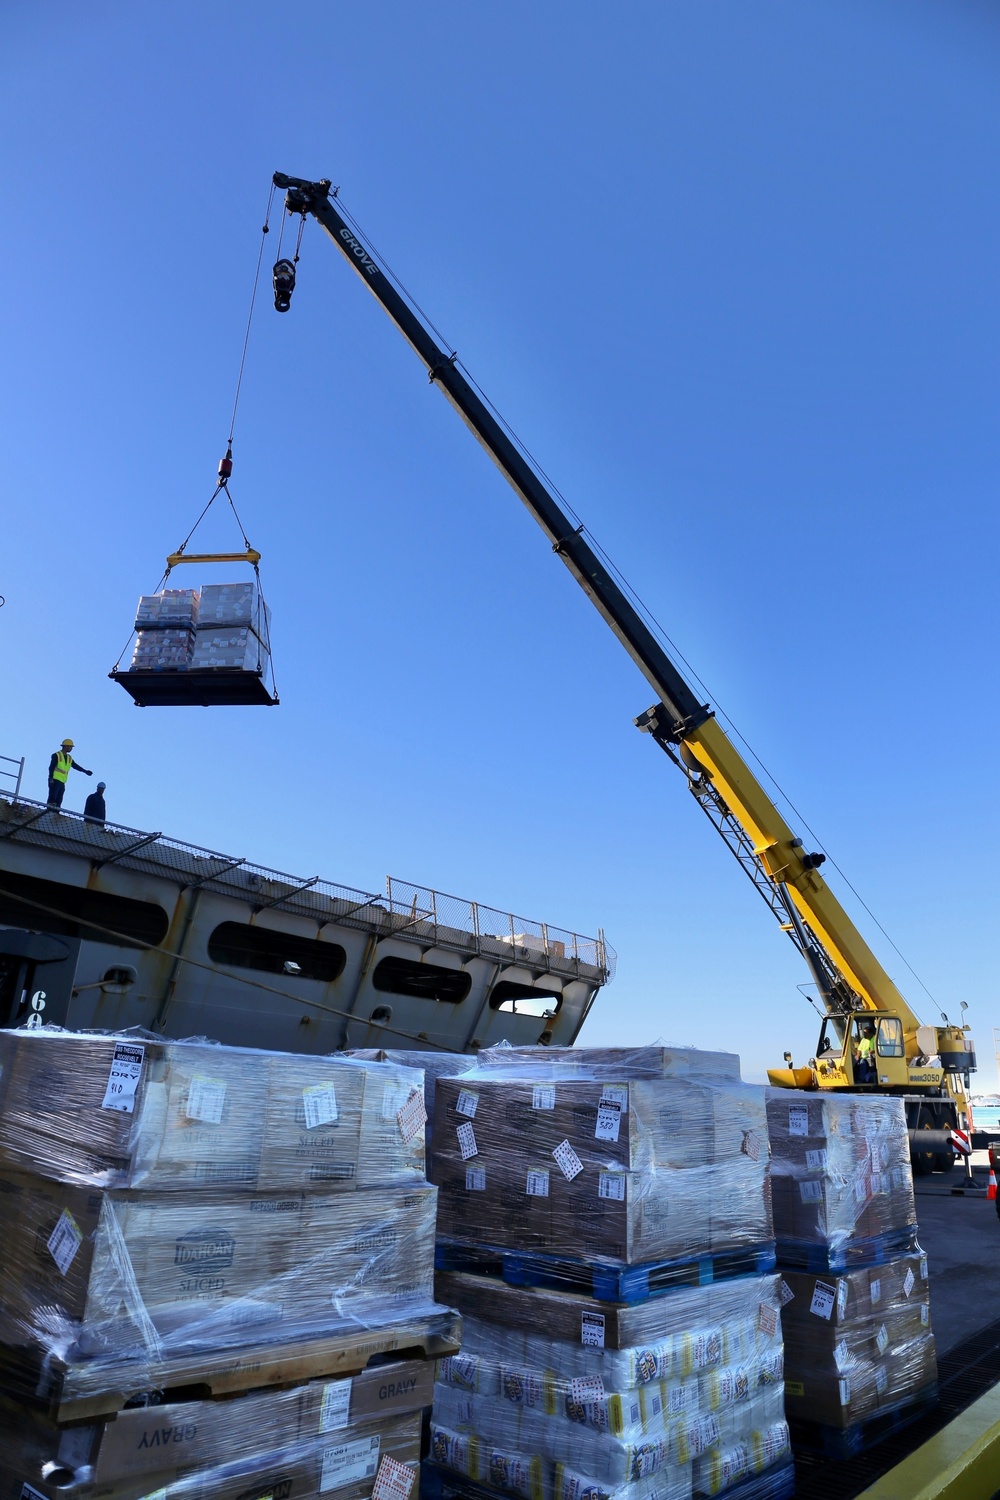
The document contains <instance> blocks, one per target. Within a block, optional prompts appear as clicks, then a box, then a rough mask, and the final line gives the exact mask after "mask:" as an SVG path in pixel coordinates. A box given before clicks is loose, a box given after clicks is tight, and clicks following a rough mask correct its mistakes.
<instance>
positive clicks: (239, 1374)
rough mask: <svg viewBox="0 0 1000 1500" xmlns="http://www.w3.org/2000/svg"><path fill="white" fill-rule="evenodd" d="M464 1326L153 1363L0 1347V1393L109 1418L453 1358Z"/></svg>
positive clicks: (383, 1328) (419, 1326) (80, 1415)
mask: <svg viewBox="0 0 1000 1500" xmlns="http://www.w3.org/2000/svg"><path fill="white" fill-rule="evenodd" d="M461 1329H462V1320H461V1317H460V1316H459V1314H458V1313H456V1312H454V1311H452V1310H451V1309H450V1308H443V1307H442V1308H436V1309H435V1310H434V1311H433V1312H428V1313H427V1314H424V1315H421V1316H410V1317H409V1318H402V1319H400V1320H399V1321H398V1322H391V1323H385V1324H383V1325H377V1326H375V1327H369V1328H354V1329H351V1330H349V1331H345V1330H343V1329H340V1330H338V1331H337V1332H335V1333H329V1334H327V1335H322V1334H321V1335H320V1336H318V1337H310V1338H301V1339H298V1340H292V1341H289V1342H287V1343H277V1342H275V1343H257V1344H248V1345H246V1346H244V1347H242V1348H239V1349H231V1350H218V1349H216V1350H211V1349H205V1350H199V1351H195V1352H188V1351H185V1352H184V1353H183V1354H175V1355H168V1356H167V1357H166V1358H164V1359H159V1360H123V1359H115V1360H105V1359H90V1360H80V1361H78V1362H75V1363H71V1362H68V1361H63V1360H57V1359H52V1358H50V1357H49V1356H48V1355H47V1354H46V1352H45V1351H44V1350H43V1349H39V1348H25V1349H15V1348H11V1347H9V1346H8V1347H2V1348H0V1388H2V1389H3V1391H4V1393H5V1394H6V1395H8V1396H11V1397H13V1398H14V1399H16V1400H18V1401H22V1402H24V1403H25V1404H26V1405H30V1406H32V1407H34V1408H35V1409H37V1410H38V1411H40V1412H43V1413H44V1414H45V1415H46V1416H48V1417H50V1418H51V1419H52V1420H53V1421H56V1422H82V1421H89V1420H93V1419H95V1418H98V1417H109V1416H113V1415H114V1413H115V1412H117V1411H120V1410H121V1409H122V1407H124V1406H126V1405H127V1404H128V1403H129V1402H130V1401H133V1400H134V1399H135V1398H136V1397H138V1396H141V1395H143V1394H144V1393H146V1392H149V1391H156V1392H157V1393H158V1395H159V1396H160V1397H161V1398H165V1399H167V1400H196V1399H200V1398H202V1397H208V1396H230V1395H235V1394H237V1393H238V1392H240V1391H248V1390H256V1389H259V1388H263V1387H266V1386H276V1385H298V1384H301V1383H303V1382H304V1381H307V1380H316V1379H318V1378H320V1377H322V1376H347V1375H357V1374H360V1372H361V1371H362V1370H364V1369H365V1368H366V1367H367V1366H368V1365H369V1364H370V1363H371V1362H372V1361H373V1360H376V1361H377V1360H379V1359H380V1358H381V1357H382V1356H384V1355H388V1354H391V1355H392V1356H393V1358H394V1359H418V1358H421V1357H423V1358H424V1359H437V1358H441V1357H443V1356H445V1355H447V1354H456V1353H457V1352H458V1350H459V1348H460V1346H461Z"/></svg>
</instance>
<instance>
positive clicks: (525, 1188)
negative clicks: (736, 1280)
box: [430, 1048, 773, 1265]
mask: <svg viewBox="0 0 1000 1500" xmlns="http://www.w3.org/2000/svg"><path fill="white" fill-rule="evenodd" d="M509 1050H510V1052H511V1053H513V1052H515V1051H516V1050H519V1049H509ZM545 1051H546V1049H536V1051H535V1052H534V1053H533V1054H532V1055H530V1056H525V1055H524V1051H522V1053H521V1059H520V1061H519V1062H518V1061H516V1060H512V1059H511V1058H508V1057H507V1056H506V1055H504V1053H505V1049H497V1050H496V1053H495V1054H492V1055H491V1056H490V1058H489V1059H488V1060H485V1059H481V1060H480V1061H481V1063H482V1062H484V1061H485V1062H486V1065H485V1066H481V1067H480V1068H478V1069H477V1070H476V1071H475V1072H474V1073H469V1074H466V1075H465V1076H463V1077H461V1078H458V1079H448V1078H439V1079H438V1082H437V1087H436V1091H435V1109H434V1132H433V1143H434V1145H433V1152H432V1158H431V1167H430V1176H431V1178H432V1180H433V1181H434V1182H436V1183H437V1184H438V1186H439V1187H440V1189H441V1203H440V1210H439V1232H440V1234H441V1236H442V1237H443V1238H445V1239H452V1240H455V1241H459V1242H464V1243H469V1244H480V1245H493V1246H497V1247H500V1248H502V1249H509V1250H515V1251H531V1252H538V1253H542V1254H548V1255H561V1256H567V1257H570V1258H574V1259H580V1260H587V1261H610V1262H615V1263H621V1264H627V1265H634V1264H636V1263H639V1262H648V1261H655V1260H664V1259H668V1260H669V1259H680V1258H684V1257H686V1256H691V1255H695V1254H699V1253H717V1252H721V1251H725V1250H731V1249H734V1248H738V1247H743V1246H749V1245H760V1244H763V1243H765V1242H767V1241H769V1240H771V1238H772V1237H773V1236H772V1227H771V1219H770V1211H769V1206H768V1199H767V1194H766V1187H765V1178H766V1170H767V1156H768V1146H767V1127H766V1119H765V1110H764V1091H763V1089H760V1088H755V1087H752V1086H750V1085H748V1084H744V1083H741V1082H740V1081H739V1077H738V1062H737V1066H736V1070H735V1074H736V1076H733V1070H731V1069H728V1068H725V1067H724V1066H723V1065H722V1064H720V1063H719V1062H718V1061H717V1059H718V1058H719V1054H707V1055H706V1057H707V1060H708V1061H707V1063H706V1067H707V1069H709V1070H708V1071H706V1072H705V1073H704V1074H699V1073H698V1071H697V1067H698V1063H697V1059H698V1057H699V1056H700V1054H698V1053H694V1052H691V1053H671V1052H668V1051H667V1049H663V1048H649V1049H639V1050H638V1051H636V1052H632V1053H627V1052H625V1051H612V1052H598V1053H597V1054H596V1056H594V1057H592V1056H591V1053H590V1051H589V1049H582V1050H581V1053H580V1055H579V1057H578V1058H575V1059H573V1060H572V1062H571V1063H570V1064H569V1065H568V1066H567V1062H566V1061H565V1060H563V1059H560V1058H557V1059H556V1060H555V1061H553V1060H551V1059H550V1058H547V1057H545V1055H544V1054H545ZM539 1054H540V1055H539ZM494 1057H499V1058H501V1060H500V1061H494ZM675 1059H680V1061H681V1062H682V1064H683V1066H682V1068H681V1067H678V1066H677V1065H676V1063H675ZM734 1061H735V1060H734Z"/></svg>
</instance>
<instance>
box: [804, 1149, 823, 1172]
mask: <svg viewBox="0 0 1000 1500" xmlns="http://www.w3.org/2000/svg"><path fill="white" fill-rule="evenodd" d="M806 1166H807V1167H808V1168H809V1170H810V1172H825V1171H826V1148H825V1147H824V1148H823V1149H822V1150H819V1151H807V1152H806Z"/></svg>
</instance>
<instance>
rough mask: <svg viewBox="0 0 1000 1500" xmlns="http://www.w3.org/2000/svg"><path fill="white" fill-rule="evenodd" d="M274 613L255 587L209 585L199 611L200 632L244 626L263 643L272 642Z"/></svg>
mask: <svg viewBox="0 0 1000 1500" xmlns="http://www.w3.org/2000/svg"><path fill="white" fill-rule="evenodd" d="M270 625H271V611H270V610H269V609H268V608H267V606H266V605H265V604H264V601H263V599H262V598H261V593H260V589H259V588H258V587H257V585H256V583H253V582H243V583H206V584H205V585H204V586H203V587H202V590H201V598H200V601H199V607H198V627H199V630H211V629H219V628H222V629H230V628H231V627H233V626H237V627H239V626H245V627H247V628H248V629H250V630H253V631H255V632H256V633H257V635H258V636H260V638H261V639H262V640H263V641H265V642H266V641H268V639H269V638H270Z"/></svg>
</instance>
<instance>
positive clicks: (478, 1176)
mask: <svg viewBox="0 0 1000 1500" xmlns="http://www.w3.org/2000/svg"><path fill="white" fill-rule="evenodd" d="M465 1191H466V1192H467V1193H485V1191H486V1168H485V1167H466V1169H465Z"/></svg>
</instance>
